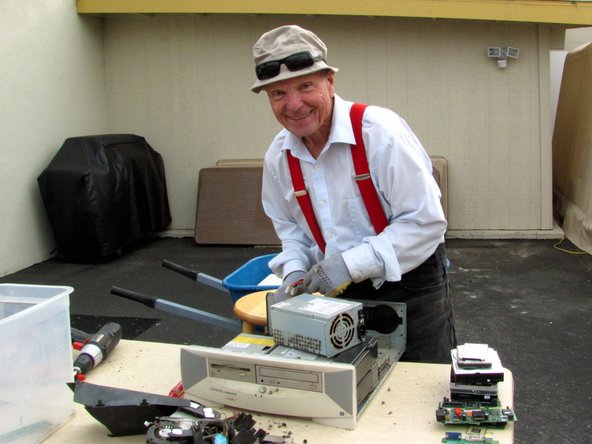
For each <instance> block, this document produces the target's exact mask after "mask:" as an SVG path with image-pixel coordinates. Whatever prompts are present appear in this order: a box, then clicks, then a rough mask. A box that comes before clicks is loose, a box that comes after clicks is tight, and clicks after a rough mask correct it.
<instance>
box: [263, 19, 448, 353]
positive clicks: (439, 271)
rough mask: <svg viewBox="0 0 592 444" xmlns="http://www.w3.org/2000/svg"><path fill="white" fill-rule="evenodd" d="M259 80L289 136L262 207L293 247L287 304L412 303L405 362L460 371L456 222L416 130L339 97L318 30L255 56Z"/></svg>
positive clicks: (273, 41) (282, 264)
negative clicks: (448, 365)
mask: <svg viewBox="0 0 592 444" xmlns="http://www.w3.org/2000/svg"><path fill="white" fill-rule="evenodd" d="M253 56H254V59H255V65H256V69H255V71H256V75H257V81H256V82H255V84H254V85H253V87H252V88H251V89H252V91H254V92H256V93H259V92H260V91H265V92H266V93H267V96H268V98H269V103H270V104H271V109H272V111H273V113H274V115H275V117H276V119H277V120H278V121H279V122H280V123H281V124H282V126H283V127H284V129H283V130H282V131H280V132H279V134H278V135H277V136H276V137H275V138H274V140H273V141H272V143H271V146H270V147H269V149H268V151H267V153H266V155H265V162H264V173H263V190H262V200H263V207H264V209H265V212H266V214H267V215H268V216H269V217H270V218H271V220H272V221H273V224H274V227H275V230H276V232H277V234H278V237H279V238H280V240H281V242H282V251H281V253H280V254H279V255H277V257H275V258H274V259H273V260H272V261H271V262H270V267H271V268H272V270H273V271H274V272H275V273H276V274H278V275H280V276H282V277H283V283H282V286H281V287H280V288H279V290H278V291H277V293H276V298H277V299H281V298H283V297H286V296H289V295H295V294H299V293H302V292H308V293H314V292H320V293H322V294H324V295H326V296H339V297H342V298H345V299H358V300H360V299H362V300H363V299H367V300H389V301H398V302H405V303H406V304H407V349H406V352H405V355H404V357H403V358H404V359H406V360H410V361H423V362H450V349H452V348H454V347H455V346H456V336H455V331H454V320H453V313H452V304H451V301H450V296H449V291H448V276H447V270H446V266H445V252H444V233H445V231H446V220H445V218H444V214H443V211H442V207H441V204H440V191H439V188H438V186H437V184H436V182H435V181H434V179H433V176H432V165H431V162H430V159H429V157H428V155H427V154H426V152H425V150H424V148H423V147H422V145H421V143H420V142H419V140H418V139H417V137H416V136H415V135H414V134H413V132H412V131H411V129H410V128H409V127H408V126H407V124H406V123H405V121H404V120H403V119H401V118H400V117H399V116H398V115H397V114H395V113H394V112H392V111H390V110H387V109H384V108H380V107H377V106H368V107H367V108H366V107H365V106H361V105H359V104H355V105H354V104H353V103H351V102H347V101H345V100H343V99H341V98H340V97H339V96H337V95H336V94H335V73H336V72H337V68H334V67H332V66H329V65H328V64H327V47H326V46H325V44H324V43H323V42H322V41H321V40H320V39H319V38H318V37H317V36H316V35H315V34H314V33H312V32H311V31H308V30H305V29H303V28H301V27H299V26H282V27H279V28H276V29H273V30H271V31H269V32H266V33H265V34H263V35H262V36H261V37H260V38H259V40H258V41H257V43H256V44H255V45H254V47H253Z"/></svg>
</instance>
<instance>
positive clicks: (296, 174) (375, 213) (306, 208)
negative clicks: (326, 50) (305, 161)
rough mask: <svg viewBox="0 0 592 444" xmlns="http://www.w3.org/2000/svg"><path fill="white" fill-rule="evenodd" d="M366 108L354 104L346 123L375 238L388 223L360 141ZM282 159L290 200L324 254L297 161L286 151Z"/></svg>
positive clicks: (322, 243) (359, 185)
mask: <svg viewBox="0 0 592 444" xmlns="http://www.w3.org/2000/svg"><path fill="white" fill-rule="evenodd" d="M367 106H368V105H363V104H360V103H354V104H353V105H352V108H351V110H350V119H351V123H352V128H353V131H354V137H355V139H356V144H355V145H351V152H352V159H353V163H354V171H355V173H356V175H355V181H356V183H357V185H358V188H359V189H360V194H361V195H362V200H363V201H364V205H365V206H366V211H367V212H368V216H369V217H370V221H371V222H372V226H373V227H374V231H375V232H376V234H379V233H381V232H382V230H384V229H385V227H386V226H387V225H388V221H387V218H386V215H385V214H384V210H383V208H382V205H381V204H380V199H379V198H378V193H377V192H376V188H375V187H374V183H373V182H372V177H371V176H370V169H369V167H368V158H367V157H366V147H365V145H364V140H363V139H362V118H363V117H364V110H365V109H366V107H367ZM286 155H287V156H288V167H289V169H290V176H291V177H292V186H293V187H294V196H296V200H297V201H298V204H299V205H300V209H301V210H302V213H303V214H304V218H305V219H306V222H307V223H308V226H309V228H310V231H311V233H312V235H313V237H314V239H315V241H316V242H317V245H318V246H319V248H320V249H321V251H322V252H323V253H325V247H326V244H325V239H324V238H323V235H322V233H321V228H320V227H319V223H318V221H317V218H316V217H315V214H314V210H313V206H312V202H311V200H310V195H309V194H308V191H306V186H305V185H304V177H303V175H302V169H301V168H300V161H299V160H298V159H296V158H295V157H294V156H292V153H291V152H290V150H287V151H286Z"/></svg>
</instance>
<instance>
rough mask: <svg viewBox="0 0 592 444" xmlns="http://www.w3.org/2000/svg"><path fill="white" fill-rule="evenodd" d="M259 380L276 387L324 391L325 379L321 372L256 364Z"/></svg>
mask: <svg viewBox="0 0 592 444" xmlns="http://www.w3.org/2000/svg"><path fill="white" fill-rule="evenodd" d="M256 369H257V382H258V383H260V384H270V385H273V386H276V387H285V388H294V389H299V390H309V391H313V392H322V391H323V380H322V375H321V373H320V372H312V371H301V370H290V369H286V368H278V367H267V366H261V365H258V366H256Z"/></svg>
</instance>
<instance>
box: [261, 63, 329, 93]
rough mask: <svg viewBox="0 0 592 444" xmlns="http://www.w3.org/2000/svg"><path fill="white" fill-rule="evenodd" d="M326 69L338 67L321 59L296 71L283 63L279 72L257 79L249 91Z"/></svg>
mask: <svg viewBox="0 0 592 444" xmlns="http://www.w3.org/2000/svg"><path fill="white" fill-rule="evenodd" d="M326 69H329V70H331V71H333V72H337V71H339V69H338V68H334V67H332V66H329V65H327V64H326V63H325V62H324V61H322V60H319V61H318V62H315V64H314V65H312V66H310V67H308V68H305V69H300V70H298V71H290V70H289V69H288V68H286V67H285V66H284V65H282V66H281V68H280V73H279V74H278V75H277V76H275V77H272V78H271V79H265V80H259V79H257V81H256V82H255V83H254V84H253V86H251V91H253V92H254V93H257V94H259V92H261V90H262V89H263V88H264V87H265V86H267V85H271V84H272V83H276V82H281V81H282V80H288V79H293V78H294V77H302V76H306V75H309V74H313V73H315V72H319V71H324V70H326Z"/></svg>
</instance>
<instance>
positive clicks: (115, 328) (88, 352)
mask: <svg viewBox="0 0 592 444" xmlns="http://www.w3.org/2000/svg"><path fill="white" fill-rule="evenodd" d="M72 339H73V340H74V341H76V342H82V344H83V346H82V348H81V349H80V353H79V354H78V357H77V358H76V360H75V361H74V379H76V380H79V381H80V380H83V379H84V375H86V374H87V373H88V372H89V371H90V370H92V369H93V368H95V367H96V366H97V365H99V364H100V363H101V362H102V361H103V360H105V359H106V358H107V356H109V354H110V353H111V352H112V351H113V349H114V348H115V347H116V346H117V344H119V341H120V339H121V325H119V324H118V323H116V322H108V323H106V324H105V325H103V326H102V327H101V328H100V329H99V331H97V332H96V333H94V334H89V333H85V332H83V331H82V330H78V329H75V328H72Z"/></svg>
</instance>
